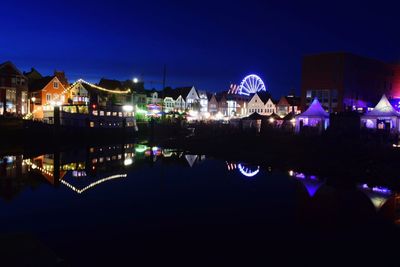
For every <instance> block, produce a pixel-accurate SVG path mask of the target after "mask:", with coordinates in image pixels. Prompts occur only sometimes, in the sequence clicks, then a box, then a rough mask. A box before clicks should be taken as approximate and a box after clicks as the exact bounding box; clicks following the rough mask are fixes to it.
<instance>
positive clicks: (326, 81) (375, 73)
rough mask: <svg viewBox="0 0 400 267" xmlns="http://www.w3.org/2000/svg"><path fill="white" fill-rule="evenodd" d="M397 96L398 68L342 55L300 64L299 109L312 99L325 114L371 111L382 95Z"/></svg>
mask: <svg viewBox="0 0 400 267" xmlns="http://www.w3.org/2000/svg"><path fill="white" fill-rule="evenodd" d="M396 93H398V95H399V96H400V68H399V66H398V65H394V64H388V63H385V62H382V61H379V60H375V59H370V58H366V57H361V56H357V55H353V54H350V53H345V52H338V53H323V54H317V55H309V56H305V57H304V59H303V63H302V84H301V105H302V110H305V109H306V108H307V107H308V106H309V105H310V104H311V103H312V101H313V99H314V98H315V97H317V98H318V100H319V101H320V103H321V104H322V106H323V107H324V108H325V109H326V110H328V111H331V112H332V111H339V112H340V111H345V110H355V109H357V110H361V109H364V110H365V109H366V108H367V107H373V106H374V104H375V103H376V102H378V101H379V99H380V97H381V96H382V94H387V95H388V96H389V97H395V94H396Z"/></svg>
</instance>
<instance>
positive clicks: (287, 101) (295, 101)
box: [276, 95, 300, 118]
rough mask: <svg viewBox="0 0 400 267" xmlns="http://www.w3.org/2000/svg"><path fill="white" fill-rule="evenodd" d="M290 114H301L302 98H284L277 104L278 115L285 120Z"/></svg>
mask: <svg viewBox="0 0 400 267" xmlns="http://www.w3.org/2000/svg"><path fill="white" fill-rule="evenodd" d="M290 112H293V113H294V114H299V113H300V98H299V97H295V96H294V95H289V96H282V97H281V99H280V100H279V101H278V103H277V104H276V114H278V115H279V116H280V117H282V118H283V117H285V116H286V115H287V114H289V113H290Z"/></svg>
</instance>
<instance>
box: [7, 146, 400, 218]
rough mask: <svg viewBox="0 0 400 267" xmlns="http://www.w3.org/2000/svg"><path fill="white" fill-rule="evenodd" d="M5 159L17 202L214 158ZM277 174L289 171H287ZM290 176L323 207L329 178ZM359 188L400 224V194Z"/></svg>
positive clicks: (245, 168)
mask: <svg viewBox="0 0 400 267" xmlns="http://www.w3.org/2000/svg"><path fill="white" fill-rule="evenodd" d="M0 160H1V163H0V188H1V191H0V196H1V197H2V198H4V199H6V200H12V199H13V198H14V197H15V196H16V195H18V194H19V193H20V192H21V191H23V190H24V189H26V188H31V189H35V188H37V187H39V185H40V184H43V183H47V184H50V185H52V186H54V187H63V188H66V189H68V190H71V191H72V192H74V193H77V194H84V193H87V192H89V191H93V190H95V188H96V187H97V186H100V185H102V186H104V185H105V184H107V183H112V182H117V181H120V180H127V179H132V177H134V176H132V175H131V174H132V172H133V171H134V170H136V169H138V168H141V166H143V165H149V166H153V165H154V164H156V163H157V162H158V161H159V160H161V162H160V164H166V163H171V162H172V163H173V164H177V165H180V166H182V167H186V168H196V166H197V165H199V164H201V163H203V162H205V161H207V160H208V159H207V157H206V156H205V155H197V154H193V153H187V152H185V151H180V150H176V149H168V148H162V147H158V146H154V145H146V144H134V143H130V144H119V145H107V146H99V147H89V148H86V149H76V150H71V151H65V152H58V153H53V154H44V155H38V156H33V157H28V158H26V157H25V156H23V155H12V156H4V157H2V158H0ZM211 161H212V160H211ZM216 162H218V163H219V164H220V165H222V166H221V167H222V168H223V169H224V170H225V172H226V171H227V173H228V176H229V175H232V174H234V175H238V176H239V177H240V176H242V177H245V178H255V179H256V180H260V179H261V180H268V177H266V176H265V174H266V173H272V169H271V167H270V166H267V167H261V166H260V165H252V164H248V163H244V162H228V161H225V162H223V161H216ZM224 163H225V166H223V164H224ZM263 170H265V171H266V172H265V171H263ZM277 172H281V173H283V174H284V173H285V172H282V170H278V171H277ZM287 174H288V175H287ZM285 176H286V177H287V176H288V177H289V179H288V181H291V182H292V183H298V184H301V188H303V189H301V191H302V192H306V193H307V195H308V199H309V200H311V199H313V201H315V202H320V203H322V201H321V198H317V197H316V196H317V195H319V194H320V191H321V189H322V188H324V187H326V188H329V186H328V185H326V179H323V178H321V177H318V176H316V175H312V174H306V173H303V172H301V171H295V170H288V171H286V174H285V175H283V178H281V179H285ZM232 177H233V176H232ZM272 186H273V185H272ZM210 187H212V185H210ZM355 188H357V189H358V190H359V191H361V192H363V193H364V194H365V196H367V197H368V198H369V200H370V201H371V203H372V204H373V206H374V207H375V210H376V211H381V210H382V209H383V207H386V208H385V209H384V210H385V211H384V212H385V213H386V214H389V216H388V217H390V218H391V220H393V221H395V222H399V221H400V220H399V218H400V217H399V216H398V215H397V214H398V213H399V212H398V211H399V210H400V209H399V208H398V207H400V197H399V194H398V193H397V192H395V191H393V190H391V189H389V188H386V187H383V186H369V185H367V184H360V185H357V186H355ZM322 191H323V190H322ZM303 194H304V193H303ZM316 198H317V199H316ZM298 201H299V202H301V201H303V200H298ZM307 205H308V204H307Z"/></svg>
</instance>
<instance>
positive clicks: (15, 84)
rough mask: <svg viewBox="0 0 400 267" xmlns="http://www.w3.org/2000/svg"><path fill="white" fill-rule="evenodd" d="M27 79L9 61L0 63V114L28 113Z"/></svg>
mask: <svg viewBox="0 0 400 267" xmlns="http://www.w3.org/2000/svg"><path fill="white" fill-rule="evenodd" d="M28 103H29V101H28V81H27V78H26V77H25V75H23V74H22V72H21V71H20V70H18V69H17V67H16V66H15V65H14V64H13V63H11V62H10V61H7V62H4V63H2V64H0V115H6V114H10V115H24V114H26V113H28Z"/></svg>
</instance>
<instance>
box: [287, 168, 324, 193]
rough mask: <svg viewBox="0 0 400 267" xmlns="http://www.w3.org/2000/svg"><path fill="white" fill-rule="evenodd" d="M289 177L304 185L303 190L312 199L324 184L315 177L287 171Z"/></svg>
mask: <svg viewBox="0 0 400 267" xmlns="http://www.w3.org/2000/svg"><path fill="white" fill-rule="evenodd" d="M289 175H290V176H291V177H293V178H295V179H296V180H298V181H300V182H301V183H302V184H303V185H304V188H305V189H306V190H307V193H308V195H309V196H310V197H313V196H314V195H315V194H316V193H317V191H318V190H319V189H320V187H321V186H322V185H323V184H324V182H323V181H322V180H320V179H319V178H318V177H316V176H315V175H305V174H304V173H301V172H295V171H292V170H290V171H289Z"/></svg>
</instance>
